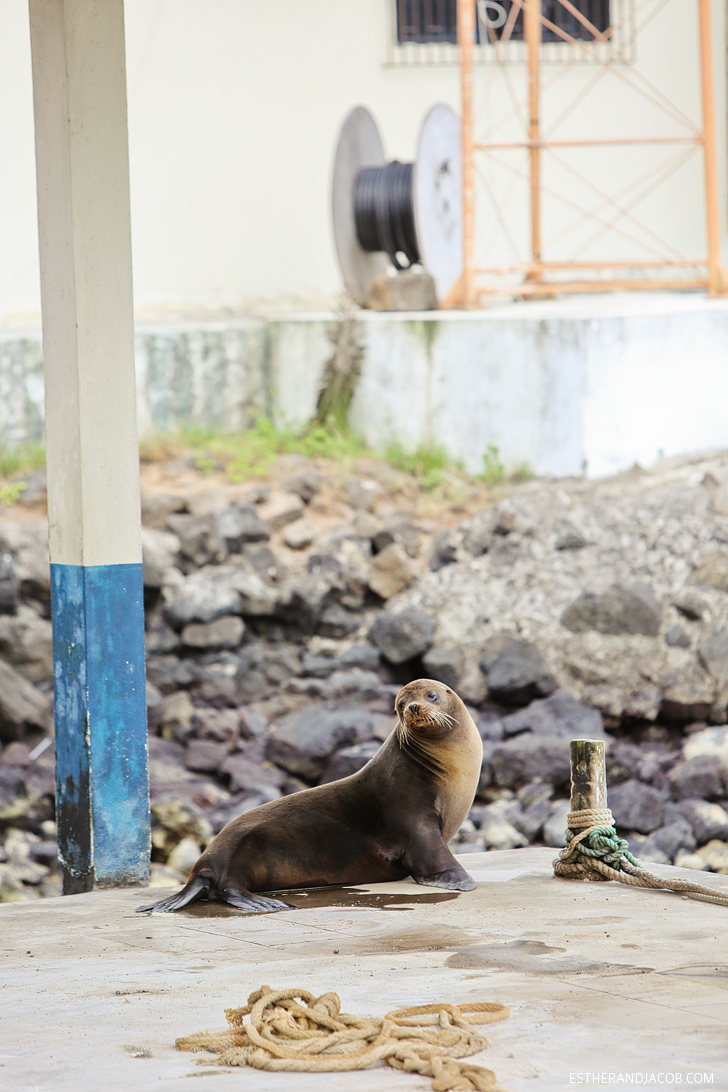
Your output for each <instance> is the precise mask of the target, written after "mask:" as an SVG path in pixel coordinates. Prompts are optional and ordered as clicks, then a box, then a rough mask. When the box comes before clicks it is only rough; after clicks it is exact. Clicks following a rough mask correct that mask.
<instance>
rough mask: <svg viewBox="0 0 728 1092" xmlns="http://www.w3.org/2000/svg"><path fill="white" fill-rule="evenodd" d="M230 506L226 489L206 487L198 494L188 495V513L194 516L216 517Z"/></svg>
mask: <svg viewBox="0 0 728 1092" xmlns="http://www.w3.org/2000/svg"><path fill="white" fill-rule="evenodd" d="M229 505H230V501H229V500H228V495H227V493H226V491H225V490H224V489H219V488H218V489H216V488H215V487H214V486H210V485H208V486H206V487H205V488H204V489H198V490H197V492H196V493H188V494H187V511H188V512H189V513H190V515H192V516H216V515H218V513H219V512H223V511H224V510H225V509H226V508H228V507H229Z"/></svg>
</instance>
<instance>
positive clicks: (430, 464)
mask: <svg viewBox="0 0 728 1092" xmlns="http://www.w3.org/2000/svg"><path fill="white" fill-rule="evenodd" d="M385 458H386V460H387V462H388V463H391V464H392V466H394V467H396V468H397V470H403V471H404V472H405V474H412V475H413V476H414V477H415V478H417V480H418V482H419V484H420V485H421V486H422V488H423V489H434V488H435V486H437V485H440V483H441V482H442V481H443V480H444V478H445V476H446V474H447V473H448V471H449V472H452V467H453V463H452V460H451V459H450V458H449V456H448V455H447V454H446V452H444V451H443V450H442V448H440V447H432V446H430V445H428V444H420V446H419V447H418V448H417V449H416V450H415V451H405V450H404V448H403V447H402V445H401V444H399V443H394V444H390V445H389V447H388V448H387V450H386V452H385Z"/></svg>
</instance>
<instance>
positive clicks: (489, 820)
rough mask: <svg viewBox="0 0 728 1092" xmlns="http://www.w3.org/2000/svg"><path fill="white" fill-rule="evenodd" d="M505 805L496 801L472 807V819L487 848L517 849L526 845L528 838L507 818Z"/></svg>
mask: <svg viewBox="0 0 728 1092" xmlns="http://www.w3.org/2000/svg"><path fill="white" fill-rule="evenodd" d="M507 806H508V805H507V803H501V802H498V803H496V804H487V805H485V807H479V808H477V809H476V808H473V812H474V813H475V815H474V821H475V823H476V825H477V826H478V828H479V830H480V835H481V837H482V838H483V840H484V842H485V845H486V848H487V849H519V848H521V847H522V846H527V845H528V839H527V838H526V837H525V836H524V835H523V834H522V833H521V832H520V830H517V829H516V827H514V825H513V823H511V822H510V820H509V819H508V818H507V816H506V808H507ZM471 814H472V812H471Z"/></svg>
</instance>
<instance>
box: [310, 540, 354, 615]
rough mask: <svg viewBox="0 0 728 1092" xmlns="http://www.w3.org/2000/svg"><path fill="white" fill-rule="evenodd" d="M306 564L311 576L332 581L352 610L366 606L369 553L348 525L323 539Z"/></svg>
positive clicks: (333, 586) (341, 597)
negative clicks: (339, 531) (338, 532)
mask: <svg viewBox="0 0 728 1092" xmlns="http://www.w3.org/2000/svg"><path fill="white" fill-rule="evenodd" d="M306 568H307V570H308V572H309V573H310V574H311V575H312V576H317V577H319V578H320V579H323V580H326V581H328V582H329V584H330V585H331V588H332V590H333V591H334V592H335V595H336V598H337V600H338V602H339V603H340V604H341V605H342V606H344V607H346V608H348V609H349V610H360V609H361V608H362V607H363V606H364V600H365V597H366V591H367V579H368V573H369V555H368V553H367V551H366V550H365V548H364V547H363V545H362V543H361V542H358V541H357V540H356V539H355V538H354V537H352V535H351V532H350V531H349V529H348V528H344V529H343V532H342V533H340V534H335V533H332V534H331V535H328V536H327V537H326V538H324V539H320V540H319V542H318V545H317V548H316V552H315V553H312V554H311V555H310V556H309V559H308V562H307V565H306Z"/></svg>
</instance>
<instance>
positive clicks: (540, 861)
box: [0, 848, 728, 1092]
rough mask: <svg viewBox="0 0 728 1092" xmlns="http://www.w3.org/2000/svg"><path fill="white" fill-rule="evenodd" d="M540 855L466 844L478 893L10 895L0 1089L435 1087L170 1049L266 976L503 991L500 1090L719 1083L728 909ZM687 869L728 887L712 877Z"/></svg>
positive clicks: (0, 920) (301, 982)
mask: <svg viewBox="0 0 728 1092" xmlns="http://www.w3.org/2000/svg"><path fill="white" fill-rule="evenodd" d="M553 856H554V851H553V850H550V849H533V848H531V849H522V850H512V851H508V852H503V853H487V854H485V853H484V854H471V855H468V856H467V857H465V858H463V862H464V863H465V866H466V867H467V868H468V870H469V871H470V872H471V874H472V875H473V876H474V878H475V879H476V880H478V887H477V890H475V891H473V892H469V893H467V894H461V895H457V896H453V895H452V894H451V893H450V892H443V891H437V890H435V889H432V888H422V887H417V886H416V885H415V884H413V883H411V882H409V881H408V882H402V883H396V884H378V885H374V886H372V887H370V888H365V887H360V888H351V889H348V890H345V891H326V892H320V891H319V892H310V893H308V894H298V895H296V896H293V897H292V898H294V899H295V901H296V903H297V905H298V906H300V907H301V909H296V910H294V911H289V912H285V913H278V914H261V915H245V914H241V913H240V912H238V911H234V910H232V909H228V908H224V907H220V906H217V905H213V904H198V906H196V907H191V908H189V909H188V910H186V911H181V912H179V913H177V914H156V915H144V916H142V915H140V914H139V915H137V914H135V913H134V910H135V908H136V907H137V906H138V905H140V903H142V902H144V901H145V900H146V899H147V897H148V896H147V893H146V892H143V891H141V890H139V889H133V890H128V889H127V890H117V891H106V892H104V891H99V892H93V893H91V894H88V895H76V896H73V897H71V898H65V899H60V898H58V899H47V900H44V901H42V902H35V903H15V904H8V905H4V906H2V907H0V952H1V953H2V954H1V956H0V965H1V966H2V971H1V972H0V985H1V987H2V988H1V990H0V1089H2V1090H3V1092H16V1090H19V1089H22V1090H23V1092H35V1090H46V1089H48V1090H54V1092H55V1090H62V1089H69V1090H70V1089H73V1090H74V1092H87V1090H88V1092H91V1090H93V1092H98V1090H99V1089H102V1090H109V1092H115V1090H117V1089H134V1090H135V1092H146V1090H148V1089H149V1090H151V1089H154V1090H165V1092H166V1090H171V1092H174V1090H176V1089H179V1090H182V1089H186V1090H189V1089H190V1088H194V1090H195V1092H207V1090H208V1089H209V1090H210V1092H232V1090H233V1089H235V1090H236V1092H283V1090H286V1092H289V1090H290V1092H299V1090H301V1089H314V1088H315V1089H319V1090H321V1092H339V1090H340V1089H346V1090H347V1092H349V1090H352V1092H369V1090H375V1089H376V1090H377V1092H389V1090H390V1089H391V1090H395V1089H400V1090H402V1092H408V1090H413V1092H414V1090H415V1089H423V1090H424V1089H427V1088H429V1081H427V1080H425V1079H424V1078H422V1077H419V1076H410V1075H407V1074H403V1073H399V1072H396V1071H394V1070H391V1069H389V1068H385V1069H382V1068H376V1069H374V1070H370V1071H367V1072H362V1073H351V1074H345V1075H340V1074H323V1075H314V1074H285V1073H280V1074H271V1073H261V1072H258V1071H255V1070H249V1069H227V1070H226V1069H219V1068H209V1067H200V1066H198V1065H197V1064H196V1061H197V1059H196V1057H195V1055H193V1054H187V1053H182V1052H179V1051H177V1050H176V1049H175V1047H174V1040H175V1037H176V1036H179V1035H184V1034H189V1033H191V1032H196V1031H199V1030H202V1029H217V1028H222V1027H224V1026H225V1018H224V1009H225V1008H226V1007H231V1006H232V1007H234V1006H239V1005H241V1004H244V1003H245V1001H246V1000H247V996H248V994H249V993H250V992H251V991H252V990H253V989H256V988H257V987H258V986H260V985H262V984H264V983H265V984H268V985H271V986H274V987H290V986H300V987H303V988H304V989H308V990H310V991H312V992H313V993H323V992H325V991H327V990H332V989H333V990H336V991H337V992H338V993H339V994H340V995H341V999H342V1007H343V1008H344V1010H345V1011H347V1012H358V1013H378V1014H384V1013H385V1012H387V1011H388V1010H390V1009H393V1008H398V1007H400V1006H404V1005H416V1004H423V1003H429V1002H432V1001H433V1000H436V999H442V1000H449V1001H454V1002H467V1001H475V1000H493V1001H503V1002H506V1003H507V1004H508V1005H510V1006H511V1009H512V1013H511V1016H510V1018H509V1019H508V1020H507V1021H505V1022H504V1023H501V1024H495V1025H493V1026H492V1027H490V1028H487V1029H485V1030H486V1034H487V1036H488V1040H489V1046H488V1049H487V1050H486V1051H485V1052H484V1053H483V1054H481V1055H480V1056H478V1057H477V1058H476V1059H475V1060H477V1061H479V1062H480V1063H481V1064H484V1065H487V1066H488V1067H490V1068H491V1069H494V1070H495V1072H496V1074H497V1076H498V1079H499V1082H500V1084H501V1086H502V1087H503V1088H504V1089H508V1090H510V1092H526V1090H528V1092H540V1090H543V1092H560V1090H561V1089H567V1088H574V1087H579V1086H581V1087H584V1088H586V1087H601V1086H603V1085H607V1084H608V1082H609V1074H610V1073H611V1074H614V1075H615V1076H614V1077H612V1080H611V1084H613V1085H615V1086H616V1087H631V1086H639V1085H640V1084H644V1085H649V1084H654V1085H655V1086H657V1085H659V1086H660V1087H663V1086H665V1085H668V1086H670V1085H674V1086H676V1087H678V1086H680V1085H682V1086H683V1087H693V1086H705V1087H708V1088H711V1089H713V1090H721V1089H722V1090H725V1089H728V956H727V951H728V946H727V945H726V940H725V937H726V931H727V929H728V909H726V908H725V907H722V906H713V905H710V904H705V903H700V902H695V901H691V900H688V899H684V898H681V897H679V896H676V895H672V894H670V893H668V892H655V891H645V890H640V889H635V888H628V887H624V886H621V885H618V884H614V883H573V882H569V881H565V880H557V879H555V878H554V877H553V875H552V872H551V860H552V858H553ZM665 871H666V872H669V873H670V874H671V875H689V874H688V873H684V872H683V871H682V870H680V869H666V870H665ZM700 879H701V882H703V881H704V882H706V883H712V884H714V885H715V886H716V887H718V888H720V889H721V890H726V889H728V880H726V878H725V877H722V876H705V875H704V874H703V875H701V877H700ZM156 893H157V892H155V894H156ZM619 1075H621V1080H620V1081H619V1083H617V1080H618V1078H619ZM652 1075H654V1076H652ZM670 1075H673V1077H672V1079H670ZM190 1077H194V1078H195V1080H194V1081H193V1084H192V1085H190V1084H189V1081H188V1078H190Z"/></svg>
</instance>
